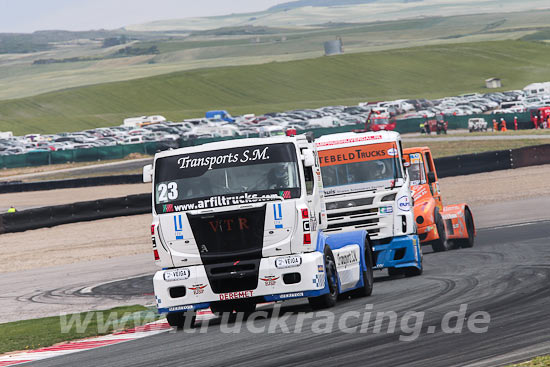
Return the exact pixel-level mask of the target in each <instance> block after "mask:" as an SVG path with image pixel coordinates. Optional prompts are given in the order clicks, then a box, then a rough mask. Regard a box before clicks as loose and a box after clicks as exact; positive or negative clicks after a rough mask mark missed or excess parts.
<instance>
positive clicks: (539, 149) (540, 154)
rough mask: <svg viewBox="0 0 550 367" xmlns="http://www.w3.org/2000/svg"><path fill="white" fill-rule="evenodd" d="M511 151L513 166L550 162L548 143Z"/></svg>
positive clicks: (549, 145) (549, 146)
mask: <svg viewBox="0 0 550 367" xmlns="http://www.w3.org/2000/svg"><path fill="white" fill-rule="evenodd" d="M511 153H512V167H513V168H519V167H528V166H537V165H540V164H550V144H543V145H536V146H533V147H524V148H518V149H514V150H512V151H511Z"/></svg>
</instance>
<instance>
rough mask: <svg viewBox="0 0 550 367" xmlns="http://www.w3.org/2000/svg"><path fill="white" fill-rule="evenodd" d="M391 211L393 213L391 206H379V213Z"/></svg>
mask: <svg viewBox="0 0 550 367" xmlns="http://www.w3.org/2000/svg"><path fill="white" fill-rule="evenodd" d="M391 213H393V207H391V206H382V207H380V214H391Z"/></svg>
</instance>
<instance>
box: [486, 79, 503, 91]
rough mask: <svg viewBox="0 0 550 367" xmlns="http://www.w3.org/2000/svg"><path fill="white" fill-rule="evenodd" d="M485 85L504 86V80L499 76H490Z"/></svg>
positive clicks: (490, 86)
mask: <svg viewBox="0 0 550 367" xmlns="http://www.w3.org/2000/svg"><path fill="white" fill-rule="evenodd" d="M485 86H486V87H487V88H489V89H493V88H500V87H502V82H501V81H500V79H499V78H489V79H487V80H485Z"/></svg>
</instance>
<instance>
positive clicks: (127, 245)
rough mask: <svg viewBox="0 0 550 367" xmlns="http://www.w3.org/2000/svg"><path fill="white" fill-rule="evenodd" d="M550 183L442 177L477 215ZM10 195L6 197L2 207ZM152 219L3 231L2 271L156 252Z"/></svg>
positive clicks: (549, 175) (532, 174) (547, 171)
mask: <svg viewBox="0 0 550 367" xmlns="http://www.w3.org/2000/svg"><path fill="white" fill-rule="evenodd" d="M548 182H550V165H546V166H536V167H528V168H521V169H516V170H508V171H497V172H491V173H481V174H477V175H469V176H459V177H451V178H445V179H441V180H440V185H441V191H442V193H443V201H444V204H453V203H460V202H466V203H469V204H470V205H471V206H472V210H473V212H474V215H475V213H476V209H482V208H483V206H484V205H485V204H490V203H498V202H503V201H511V200H517V199H523V198H536V197H541V196H546V197H548V196H550V185H548ZM149 188H150V186H149V185H124V186H104V187H95V188H87V189H71V190H82V191H79V192H78V193H75V194H72V195H70V196H68V195H65V193H61V192H62V191H63V192H64V191H65V190H55V191H42V192H34V193H25V194H9V195H13V197H14V198H18V199H20V200H21V201H20V202H21V203H23V202H25V201H24V200H30V199H28V198H27V196H28V197H32V201H30V202H32V203H33V205H35V206H38V205H51V204H52V203H61V201H60V200H61V199H63V200H64V201H65V202H71V201H78V200H91V199H90V198H93V199H98V198H102V197H116V196H122V195H128V194H130V193H138V192H146V191H147V190H149ZM130 191H131V192H130ZM6 196H7V195H1V196H0V200H1V202H2V205H5V204H4V203H5V202H4V197H6ZM69 197H70V199H69ZM7 205H9V203H8V204H7ZM14 205H15V204H14ZM541 205H542V204H541ZM549 214H550V213H549ZM150 223H151V216H150V215H149V214H145V215H138V216H131V217H120V218H114V219H104V220H98V221H94V222H82V223H73V224H66V225H62V226H57V227H53V228H43V229H37V230H34V231H26V232H23V233H9V234H3V235H0V256H1V258H2V262H1V263H0V272H11V271H17V270H24V269H36V268H40V267H45V266H53V265H61V264H70V263H76V262H79V261H89V260H95V259H106V258H111V257H117V256H123V255H132V254H139V253H148V252H150V251H151V242H150V241H151V240H150V234H149V228H150V227H149V225H150ZM151 256H152V254H151Z"/></svg>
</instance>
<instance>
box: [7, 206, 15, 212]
mask: <svg viewBox="0 0 550 367" xmlns="http://www.w3.org/2000/svg"><path fill="white" fill-rule="evenodd" d="M15 212H17V210H16V209H15V207H14V206H13V205H11V206H10V208H9V209H8V213H15Z"/></svg>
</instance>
